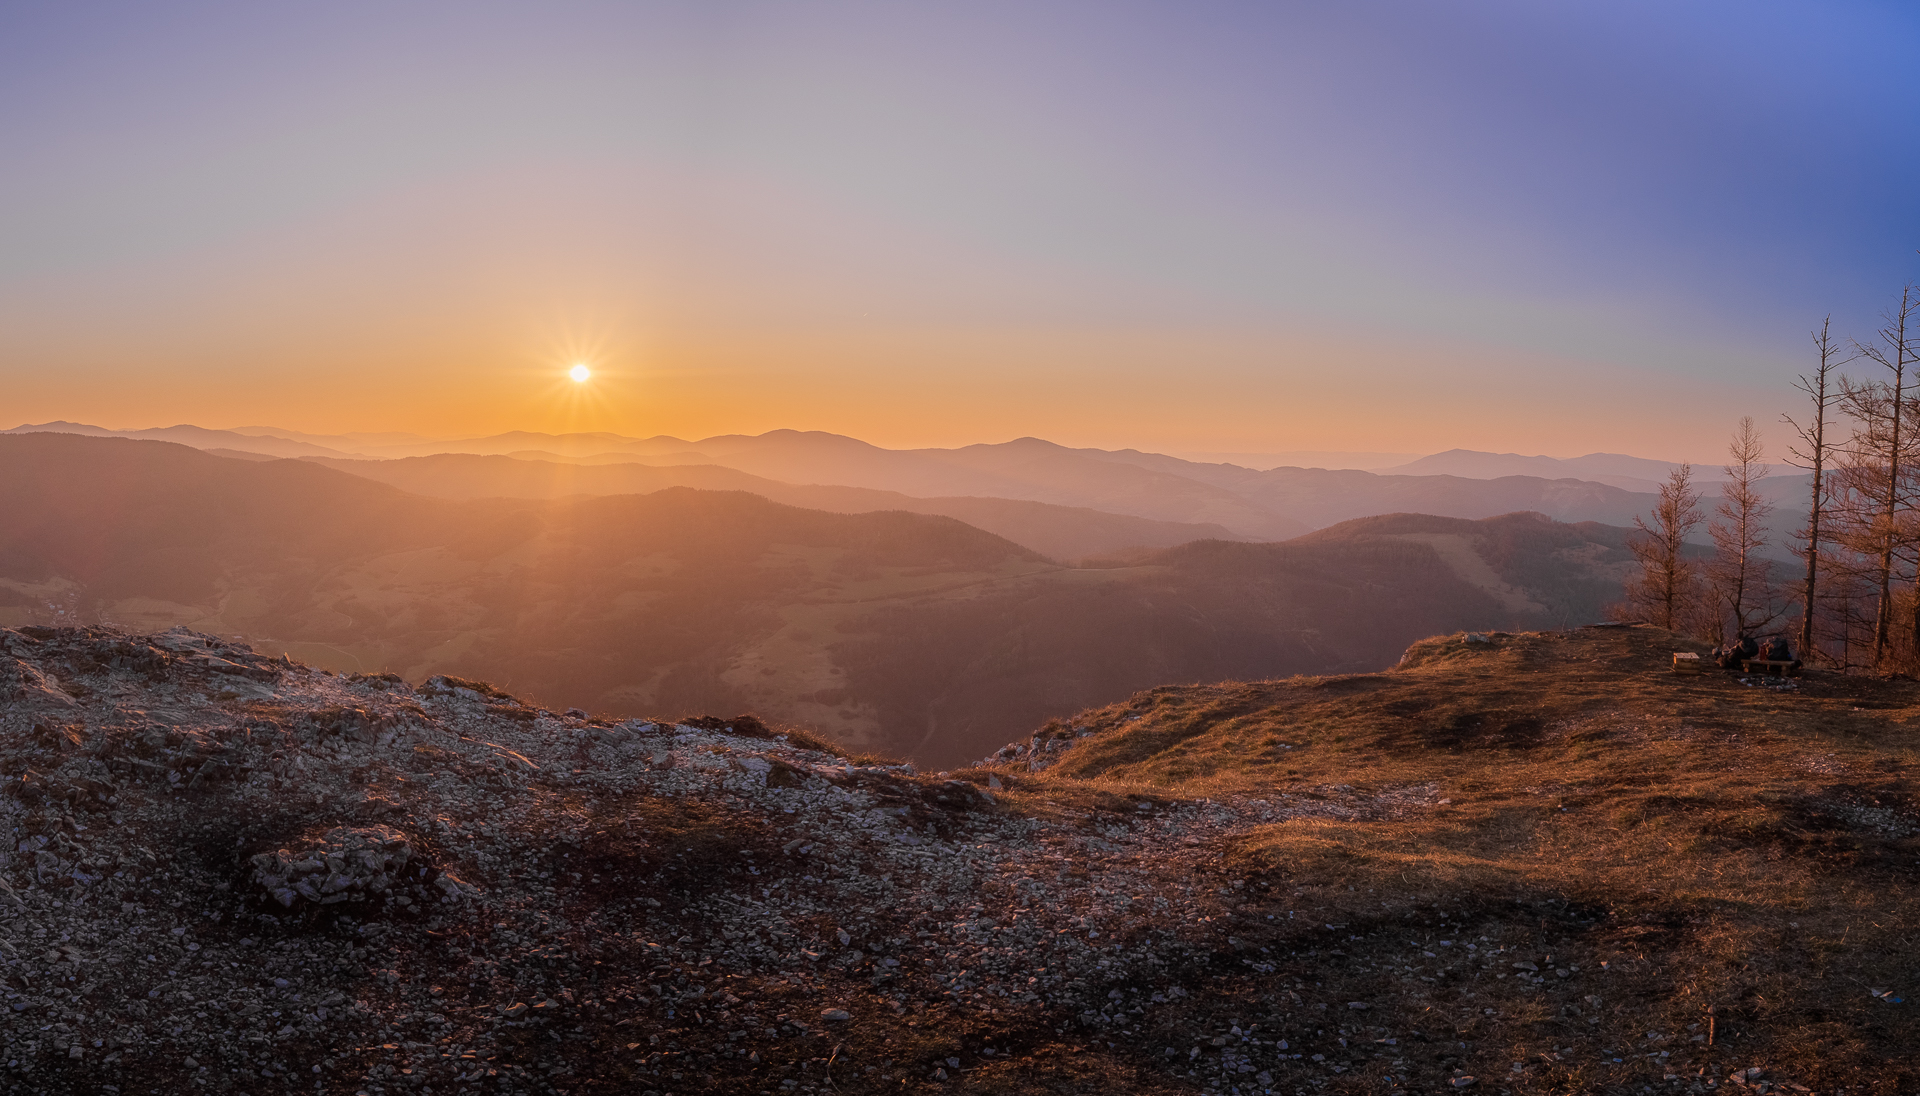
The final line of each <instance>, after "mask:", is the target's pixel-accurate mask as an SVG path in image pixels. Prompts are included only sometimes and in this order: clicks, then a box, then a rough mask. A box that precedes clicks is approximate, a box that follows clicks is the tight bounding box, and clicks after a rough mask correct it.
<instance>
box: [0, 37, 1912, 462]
mask: <svg viewBox="0 0 1920 1096" xmlns="http://www.w3.org/2000/svg"><path fill="white" fill-rule="evenodd" d="M90 12H91V9H88V8H86V7H85V6H80V7H73V6H63V5H53V6H44V7H42V8H37V9H34V10H33V11H31V12H25V11H23V12H21V13H19V15H18V16H17V17H15V18H12V19H10V20H9V23H8V33H7V34H6V35H5V36H0V101H5V102H7V103H9V104H10V105H11V106H10V109H9V110H7V111H4V112H0V147H4V148H6V149H7V150H8V153H7V155H6V156H4V157H0V194H5V195H6V196H7V201H5V202H0V427H5V426H11V425H14V424H18V423H25V422H44V421H49V420H56V419H65V420H71V421H80V422H88V423H92V424H95V425H100V426H107V427H114V428H139V427H148V426H163V425H174V424H178V423H183V422H190V423H194V424H197V425H201V426H208V427H235V426H250V425H270V426H280V427H286V428H290V429H297V430H304V431H308V432H312V433H323V434H324V433H338V432H349V431H384V430H404V431H411V432H417V433H422V434H427V435H434V436H462V435H466V436H470V435H477V434H487V433H494V432H499V431H503V430H509V429H526V430H540V431H561V430H568V429H605V430H615V431H619V432H622V433H627V434H641V435H646V434H654V433H669V434H675V435H679V436H683V437H689V438H693V437H700V436H704V435H709V434H713V433H724V432H748V433H754V432H760V431H764V430H768V429H774V428H782V427H786V428H799V429H820V430H829V431H834V432H838V433H844V434H849V435H853V436H856V437H860V438H863V439H866V440H869V441H872V442H875V443H878V444H882V445H889V446H913V445H957V444H966V443H970V442H980V441H1001V440H1006V439H1008V438H1013V437H1018V436H1021V435H1036V436H1040V437H1045V438H1048V439H1051V440H1054V441H1058V442H1061V443H1065V444H1070V445H1093V446H1101V447H1129V446H1130V447H1138V448H1143V449H1150V450H1160V451H1172V452H1181V451H1187V452H1243V453H1259V452H1276V451H1289V450H1307V449H1314V450H1349V451H1353V450H1360V451H1389V452H1430V451H1435V450H1440V449H1447V448H1453V447H1463V448H1472V449H1484V450H1494V451H1519V452H1526V453H1545V454H1548V455H1554V456H1572V455H1578V454H1582V453H1586V452H1592V451H1612V452H1631V453H1635V454H1639V455H1644V456H1650V457H1662V458H1668V459H1681V458H1686V459H1693V460H1703V459H1708V460H1710V459H1717V458H1718V455H1719V454H1720V452H1721V450H1722V447H1723V443H1724V438H1725V436H1726V434H1727V433H1728V431H1729V430H1730V429H1731V427H1732V425H1733V424H1734V423H1735V422H1736V421H1737V420H1738V419H1739V418H1740V417H1741V416H1742V415H1751V416H1753V417H1754V419H1755V420H1756V421H1758V422H1759V423H1760V424H1761V425H1762V427H1763V429H1764V430H1766V431H1768V437H1769V440H1770V441H1771V442H1773V443H1774V445H1775V449H1776V451H1777V450H1778V448H1779V442H1780V441H1781V440H1782V439H1781V433H1780V431H1779V429H1778V428H1777V427H1776V426H1775V425H1774V424H1776V423H1777V422H1778V420H1779V416H1780V414H1781V413H1782V412H1783V411H1786V410H1789V409H1790V408H1793V407H1794V406H1796V404H1797V401H1796V399H1795V397H1794V394H1793V392H1792V390H1791V388H1790V383H1791V381H1792V379H1793V377H1794V375H1795V374H1797V373H1800V372H1803V371H1805V370H1806V369H1807V368H1809V367H1810V364H1811V362H1810V359H1809V354H1808V350H1807V340H1806V334H1807V332H1808V330H1810V329H1811V328H1812V327H1814V326H1816V325H1818V323H1819V322H1820V318H1821V317H1822V316H1823V315H1826V314H1827V313H1829V312H1831V313H1833V314H1834V320H1835V331H1836V333H1837V334H1838V335H1840V336H1842V337H1847V336H1852V337H1860V338H1870V337H1871V335H1872V331H1873V328H1874V326H1875V324H1876V320H1875V315H1876V313H1877V312H1878V311H1879V310H1880V309H1881V308H1883V307H1884V306H1885V305H1886V304H1887V302H1888V300H1889V298H1890V295H1891V296H1897V294H1898V287H1899V285H1900V283H1901V282H1902V281H1903V280H1905V279H1910V278H1913V277H1916V276H1920V267H1916V266H1915V264H1914V261H1913V258H1914V257H1913V255H1912V248H1913V247H1914V244H1915V240H1916V239H1917V238H1920V237H1916V233H1920V204H1916V203H1914V202H1913V201H1912V195H1911V193H1910V188H1909V187H1907V186H1906V181H1907V180H1910V179H1911V178H1912V177H1913V161H1914V158H1915V157H1916V156H1920V152H1916V151H1915V150H1920V134H1915V132H1914V130H1913V124H1914V120H1915V118H1916V117H1920V116H1915V115H1913V114H1912V112H1911V111H1910V110H1907V108H1906V107H1905V106H1903V105H1902V104H1905V103H1907V102H1908V101H1909V100H1910V98H1911V97H1910V96H1909V95H1907V94H1906V93H1907V91H1908V90H1909V89H1908V88H1907V87H1906V86H1905V84H1904V83H1903V82H1902V80H1903V78H1904V76H1905V74H1906V73H1908V72H1909V71H1910V69H1911V65H1910V64H1908V63H1907V62H1908V60H1909V59H1910V57H1911V53H1912V48H1911V47H1912V43H1913V42H1915V41H1920V31H1917V30H1916V28H1920V24H1916V23H1915V22H1914V20H1912V19H1910V18H1907V17H1905V16H1902V15H1899V14H1898V13H1896V12H1894V10H1893V9H1887V10H1885V11H1881V10H1879V9H1875V10H1871V11H1870V10H1867V9H1858V10H1852V9H1850V10H1849V11H1847V12H1845V13H1837V12H1831V11H1826V10H1822V11H1819V12H1817V13H1816V12H1813V11H1811V10H1810V9H1809V10H1801V9H1790V8H1783V7H1775V8H1770V9H1769V12H1770V14H1769V15H1767V17H1766V18H1764V19H1762V18H1759V17H1758V16H1753V15H1752V13H1751V12H1750V11H1749V9H1748V8H1747V7H1744V6H1743V7H1741V8H1739V9H1734V8H1731V7H1728V8H1727V10H1726V11H1720V10H1717V9H1715V8H1714V5H1713V4H1709V5H1707V6H1706V7H1703V8H1698V9H1694V8H1687V7H1684V6H1682V7H1673V6H1667V7H1665V8H1659V7H1644V8H1641V7H1634V6H1632V5H1629V6H1626V7H1619V6H1605V5H1601V6H1593V5H1589V6H1584V7H1583V6H1579V5H1574V6H1566V5H1516V4H1509V3H1502V2H1499V0H1488V2H1485V3H1482V2H1479V0H1475V2H1473V3H1467V4H1464V5H1453V6H1445V7H1435V6H1432V5H1419V4H1395V3H1391V2H1389V3H1387V4H1385V5H1369V4H1353V5H1321V6H1318V7H1315V6H1306V7H1301V6H1297V5H1278V6H1274V5H1251V4H1250V5H1237V6H1236V5H1228V6H1227V7H1226V8H1222V9H1220V10H1219V11H1217V12H1213V13H1211V14H1209V15H1207V16H1206V17H1204V18H1203V17H1201V16H1200V15H1198V14H1195V13H1192V12H1189V11H1188V10H1187V9H1184V8H1181V7H1180V6H1178V5H1174V6H1168V7H1162V8H1151V7H1148V8H1125V9H1124V10H1114V9H1111V8H1109V7H1107V6H1098V5H1077V4H1075V3H1066V4H1061V5H1042V6H1037V7H1036V6H1034V5H1030V4H1011V3H1001V2H999V0H982V2H980V3H976V4H965V5H881V6H874V5H868V4H858V3H841V2H839V0H821V2H820V3H817V4H807V5H801V6H791V5H788V6H782V5H750V6H747V7H744V8H742V7H738V6H735V5H677V6H676V5H649V4H634V5H625V4H616V5H594V4H573V3H570V2H564V0H563V2H560V3H556V4H555V5H542V6H532V7H523V8H513V7H505V8H489V7H484V6H483V7H479V8H475V7H473V6H470V5H449V4H440V3H437V2H427V3H422V4H419V5H405V6H402V7H400V8H393V7H391V6H381V7H374V6H371V5H364V4H360V3H358V2H357V0H343V2H342V3H341V4H330V5H309V6H295V7H287V6H283V5H267V6H258V7H254V8H236V9H232V10H223V11H222V12H220V13H217V14H216V13H214V12H212V11H211V10H202V9H199V8H194V7H192V6H188V7H186V8H179V7H176V6H172V5H147V6H140V5H127V6H124V7H123V8H120V9H116V14H115V16H114V18H113V20H111V21H109V22H111V27H110V28H108V26H107V22H103V21H102V20H100V18H99V17H98V16H97V15H96V14H90ZM1735 24H1737V25H1738V26H1739V27H1740V28H1741V33H1740V34H1729V33H1728V32H1727V29H1726V28H1727V27H1728V26H1729V25H1735ZM108 29H110V30H111V33H108ZM1623 72H1632V73H1634V74H1635V75H1634V78H1633V79H1632V80H1631V81H1623V80H1622V79H1621V78H1620V76H1619V74H1620V73H1623ZM1842 77H1844V78H1842ZM1813 149H1817V150H1818V155H1817V156H1815V155H1810V153H1809V151H1808V150H1813ZM575 360H586V361H588V362H589V363H590V364H592V365H593V366H594V367H595V368H596V369H597V370H598V371H599V375H598V377H597V378H596V379H595V380H594V381H593V382H592V383H591V385H590V387H589V388H587V389H579V388H575V387H573V386H571V385H570V384H568V383H567V382H564V381H561V380H560V379H559V376H560V372H561V371H562V370H564V369H565V368H566V367H567V366H568V365H570V364H572V362H573V361H575Z"/></svg>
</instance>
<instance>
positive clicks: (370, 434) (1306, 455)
mask: <svg viewBox="0 0 1920 1096" xmlns="http://www.w3.org/2000/svg"><path fill="white" fill-rule="evenodd" d="M56 423H65V424H69V425H73V426H81V427H91V428H96V429H101V430H106V431H109V432H112V433H129V434H130V433H138V432H143V431H161V430H170V429H176V428H181V427H189V428H198V429H203V430H213V431H223V432H229V433H235V434H246V435H251V436H268V437H287V438H292V439H298V440H310V439H319V440H324V439H329V438H333V439H349V440H353V441H355V442H357V443H360V444H363V445H368V446H378V445H382V444H403V443H419V444H436V443H456V442H462V441H476V440H484V439H486V438H492V437H500V436H505V435H512V434H532V435H546V436H550V437H556V438H558V437H565V436H567V435H568V434H578V435H591V434H611V435H616V436H619V437H623V438H626V439H629V440H635V441H647V440H656V439H662V438H671V439H674V440H679V441H685V442H687V443H689V444H695V443H698V442H699V441H701V440H703V438H705V439H710V438H718V437H757V436H760V435H762V434H767V433H779V432H781V431H791V432H796V433H826V434H834V435H835V436H838V437H848V438H853V439H854V440H857V441H862V442H866V443H867V444H869V445H874V446H875V447H877V448H882V449H891V450H915V449H954V448H963V447H966V446H971V445H1001V444H1006V443H1009V442H1014V441H1020V440H1023V439H1028V438H1032V439H1036V440H1040V441H1047V442H1053V443H1054V444H1059V445H1068V443H1066V442H1063V441H1060V440H1059V439H1057V438H1053V437H1049V436H1046V435H1038V434H1023V435H1018V436H1005V437H978V438H973V439H971V440H967V441H961V442H957V443H954V444H949V445H936V444H931V443H929V444H917V445H916V444H895V445H885V444H881V443H879V442H875V441H873V440H872V439H869V438H865V437H860V436H858V435H853V434H844V433H840V432H838V431H829V430H820V429H814V428H807V427H797V426H781V427H772V428H770V429H768V430H766V431H760V432H757V433H748V432H746V431H733V430H729V431H721V432H719V433H714V434H705V435H701V434H696V433H693V432H691V431H683V432H679V433H675V432H673V431H664V432H660V433H655V434H649V435H636V434H622V433H620V432H618V431H548V430H535V429H531V428H526V427H510V428H508V429H505V430H499V431H492V432H488V433H476V432H471V431H469V432H459V431H456V432H453V433H446V434H437V435H430V434H421V433H415V432H412V431H369V430H355V429H351V428H347V429H331V430H295V429H292V428H290V427H285V426H278V425H272V424H265V423H247V424H243V425H231V426H210V425H208V424H207V423H205V422H193V421H179V422H160V421H154V422H149V423H145V424H142V425H126V424H115V425H110V424H108V423H103V422H86V421H83V420H80V419H77V418H73V417H70V416H56V417H54V418H51V419H47V420H45V421H43V422H25V421H23V422H20V423H17V424H15V425H14V426H12V427H6V426H0V433H7V432H10V431H14V430H24V429H26V428H29V427H45V426H49V425H53V424H56ZM1712 445H1713V443H1712V442H1708V443H1706V444H1704V445H1703V446H1701V448H1702V449H1706V450H1709V451H1708V452H1707V453H1705V454H1704V455H1701V454H1696V455H1694V456H1691V457H1689V456H1684V455H1682V456H1675V455H1668V454H1665V453H1660V454H1650V453H1625V452H1620V451H1613V450H1604V451H1603V450H1590V451H1580V452H1574V451H1571V450H1567V451H1562V452H1557V453H1548V452H1522V451H1517V450H1497V449H1471V448H1469V447H1467V446H1462V445H1450V446H1444V447H1442V448H1439V449H1433V450H1426V451H1421V452H1381V451H1378V450H1365V449H1274V450H1271V451H1265V452H1220V451H1211V450H1195V449H1182V448H1177V447H1175V448H1166V449H1154V448H1152V447H1150V446H1147V445H1141V444H1117V445H1112V446H1099V445H1085V446H1076V445H1068V447H1069V448H1089V449H1107V450H1136V451H1140V452H1146V453H1160V454H1163V455H1165V456H1170V457H1176V458H1179V459H1181V460H1188V461H1194V462H1199V463H1220V464H1239V465H1241V466H1243V467H1248V468H1254V469H1259V470H1264V469H1266V468H1271V467H1283V466H1291V467H1315V466H1316V463H1317V462H1319V461H1324V460H1328V459H1331V460H1334V461H1335V462H1336V463H1334V464H1324V463H1318V466H1320V467H1337V468H1350V469H1355V470H1360V471H1375V470H1380V469H1387V468H1392V467H1395V466H1397V465H1402V464H1406V463H1409V462H1412V461H1415V460H1419V459H1421V458H1424V457H1431V456H1436V455H1441V454H1446V453H1452V452H1469V453H1476V454H1486V455H1491V456H1500V457H1520V458H1526V459H1547V460H1556V461H1569V460H1577V459H1579V458H1582V457H1613V456H1625V457H1631V458H1635V459H1641V460H1652V461H1662V462H1668V463H1682V462H1685V463H1688V464H1691V465H1693V466H1694V468H1695V469H1696V471H1710V470H1712V469H1714V468H1716V467H1717V466H1718V465H1719V464H1720V463H1721V462H1722V461H1723V460H1724V459H1725V458H1724V454H1714V453H1712V452H1711V451H1710V450H1711V448H1712ZM1343 461H1344V463H1341V462H1343Z"/></svg>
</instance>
